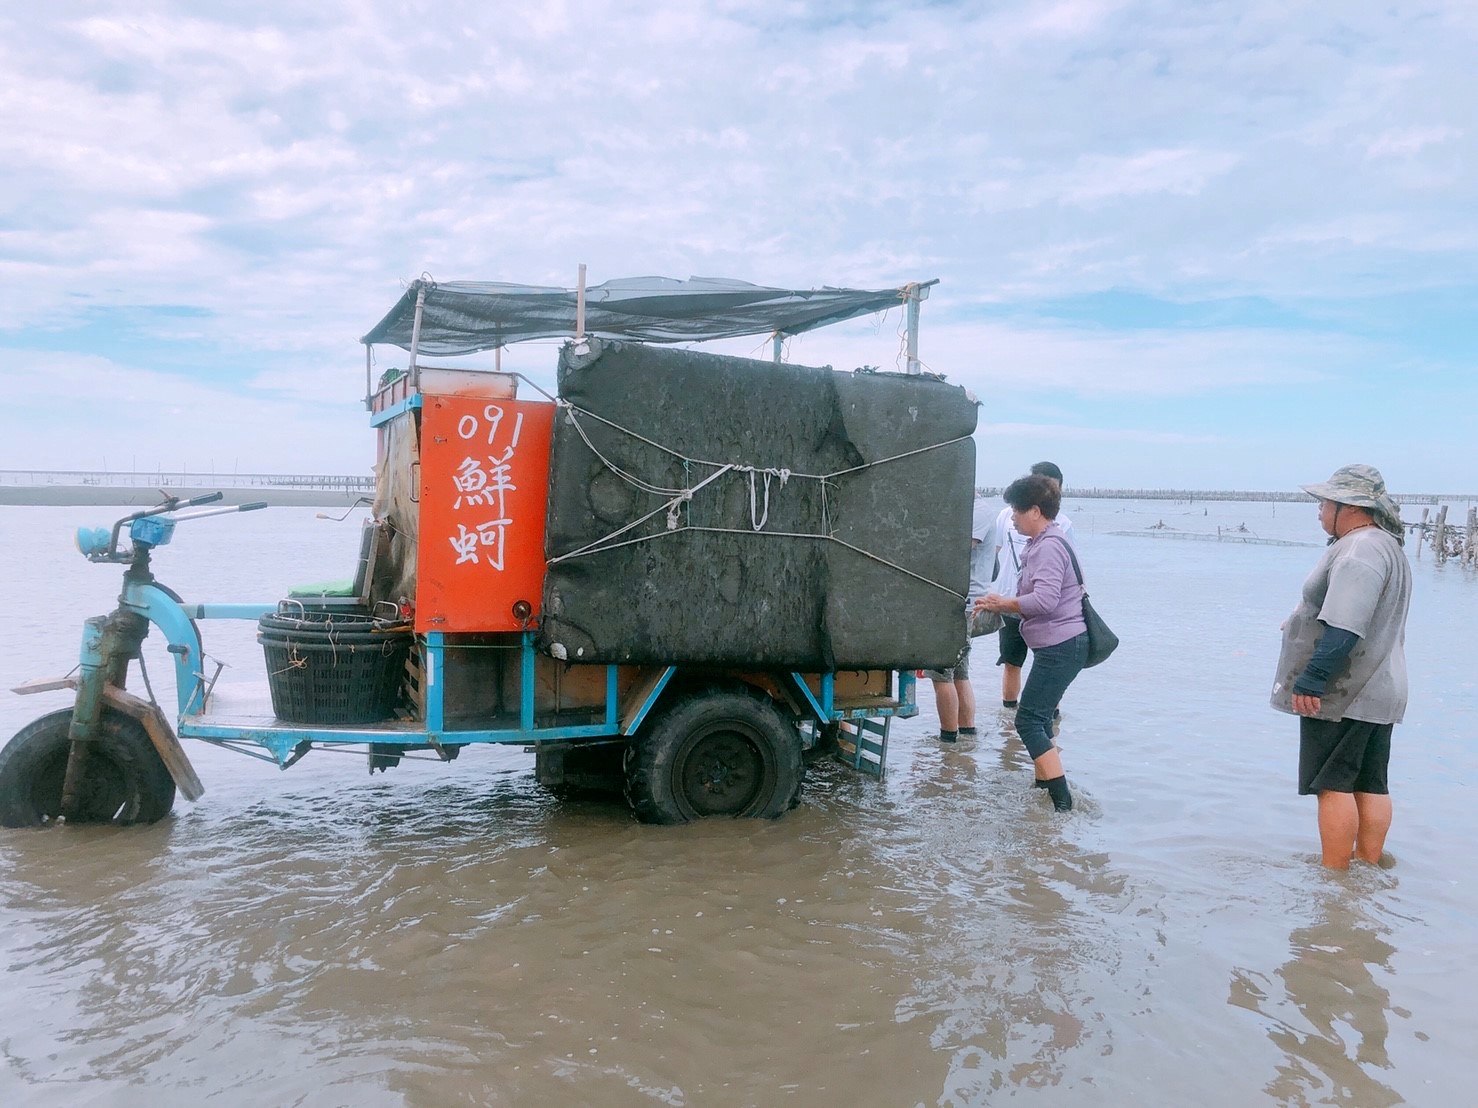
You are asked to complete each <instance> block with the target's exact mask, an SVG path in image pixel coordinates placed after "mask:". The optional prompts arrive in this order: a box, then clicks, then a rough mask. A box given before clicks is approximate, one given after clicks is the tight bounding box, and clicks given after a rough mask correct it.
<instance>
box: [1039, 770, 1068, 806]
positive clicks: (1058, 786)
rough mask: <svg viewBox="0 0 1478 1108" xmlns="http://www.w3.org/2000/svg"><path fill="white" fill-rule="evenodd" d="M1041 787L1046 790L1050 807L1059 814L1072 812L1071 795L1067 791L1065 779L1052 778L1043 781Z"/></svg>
mask: <svg viewBox="0 0 1478 1108" xmlns="http://www.w3.org/2000/svg"><path fill="white" fill-rule="evenodd" d="M1042 785H1043V787H1044V788H1046V790H1047V795H1048V796H1050V797H1051V798H1052V807H1054V808H1056V809H1057V810H1058V811H1059V812H1071V811H1072V810H1073V794H1072V793H1071V792H1070V791H1068V787H1067V778H1066V777H1054V778H1052V779H1051V780H1049V781H1043V782H1042Z"/></svg>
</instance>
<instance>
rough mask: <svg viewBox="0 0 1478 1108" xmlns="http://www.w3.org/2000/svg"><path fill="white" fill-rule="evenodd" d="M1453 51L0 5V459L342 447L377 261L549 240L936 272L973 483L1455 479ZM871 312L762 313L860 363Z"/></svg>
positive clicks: (1467, 181) (46, 464) (575, 250)
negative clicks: (970, 445)
mask: <svg viewBox="0 0 1478 1108" xmlns="http://www.w3.org/2000/svg"><path fill="white" fill-rule="evenodd" d="M1474 56H1478V5H1474V4H1473V3H1471V2H1468V0H1463V2H1458V0H1451V2H1440V0H1430V2H1423V0H1413V2H1411V3H1405V4H1400V5H1392V4H1388V3H1367V2H1362V0H1347V2H1342V3H1297V2H1293V3H1290V2H1288V0H1280V2H1278V3H1263V2H1261V0H1237V2H1228V3H1220V2H1214V0H1213V2H1202V3H1194V4H1188V3H1184V2H1183V0H1164V2H1159V0H1154V2H1115V0H1063V2H1060V3H1052V2H1050V0H1044V2H1039V3H1012V2H1001V3H991V4H982V3H970V4H952V3H941V2H934V3H909V2H907V0H894V2H890V3H873V2H869V0H855V2H852V3H846V2H837V0H833V2H830V3H809V2H806V0H744V2H739V0H715V2H706V3H705V2H703V0H681V2H672V3H663V2H657V3H650V4H631V3H629V2H626V3H620V4H617V3H604V2H599V0H590V2H584V0H577V2H567V3H561V2H558V0H547V2H544V3H540V4H537V5H503V4H488V3H486V2H485V0H480V2H476V3H459V2H456V0H443V2H438V3H435V4H430V3H410V2H398V3H395V4H389V3H378V2H375V0H362V2H356V3H334V2H331V0H330V2H322V3H316V4H302V3H292V4H286V3H278V2H276V0H261V2H257V3H253V4H240V3H220V4H212V3H209V2H203V0H197V2H193V3H170V2H167V0H164V2H151V0H131V2H130V3H128V4H117V5H110V4H107V3H89V4H77V3H69V2H66V0H62V2H58V3H51V4H48V5H45V6H44V7H43V8H42V9H32V10H28V11H26V12H24V13H23V14H12V15H9V16H5V17H0V164H3V165H4V166H5V167H6V168H5V171H4V172H3V173H0V357H3V358H4V360H5V362H6V364H7V366H8V368H9V372H8V374H7V377H8V386H7V390H6V393H7V399H6V403H5V404H4V406H3V408H0V469H17V468H32V467H34V468H64V467H72V466H77V467H88V468H94V467H101V466H104V465H106V466H108V467H111V468H114V469H119V468H131V467H137V468H141V469H143V468H154V467H156V466H162V467H164V468H171V469H176V468H191V469H196V470H207V469H215V470H231V469H237V470H241V471H274V472H281V471H294V472H297V471H314V472H330V473H357V472H367V470H368V468H369V466H370V465H371V464H372V461H373V452H374V447H373V436H372V434H371V432H370V431H369V430H368V428H367V423H366V419H365V415H364V412H363V408H362V405H361V402H360V398H361V396H362V392H363V375H364V366H363V352H362V348H361V347H360V346H359V345H358V341H357V340H358V337H359V336H360V335H361V334H363V333H364V332H365V331H367V330H368V329H369V328H370V326H371V325H373V324H374V323H375V322H376V321H377V320H378V319H379V318H380V316H381V315H382V314H383V313H384V312H385V311H386V310H387V309H388V308H389V307H390V305H391V304H392V303H393V302H394V301H395V299H396V298H397V297H398V296H399V294H400V292H401V290H402V288H403V287H404V283H405V282H406V281H408V280H410V279H412V278H414V277H415V276H417V275H419V274H421V273H423V272H424V273H429V274H430V275H432V276H433V277H435V278H437V279H439V280H502V281H515V282H525V283H530V284H552V285H566V286H569V285H573V284H574V282H575V275H576V272H577V267H578V265H579V263H581V262H584V263H587V264H588V267H589V280H590V281H591V282H592V283H598V282H600V281H604V280H609V279H612V278H618V277H629V276H643V275H651V274H655V275H661V276H668V277H687V276H691V275H697V276H708V277H734V278H739V279H742V280H748V281H753V282H756V283H760V284H773V285H781V286H793V287H811V286H815V285H823V284H831V285H853V286H862V287H887V286H893V285H900V284H903V283H904V282H906V281H910V280H927V279H931V278H936V277H937V278H939V279H940V282H941V283H940V284H939V285H938V286H937V287H936V288H935V289H934V291H933V295H932V296H931V298H930V299H929V301H928V302H927V303H926V304H925V305H924V310H923V333H922V343H921V351H920V352H921V356H922V357H923V360H924V361H925V363H926V365H927V366H928V368H930V369H931V370H934V371H936V372H940V373H943V374H945V375H947V376H948V378H949V379H950V380H951V381H955V382H958V383H960V384H963V385H965V386H966V387H968V388H970V389H971V390H973V391H974V392H975V393H976V394H977V395H978V396H979V398H980V399H981V401H982V404H983V407H982V409H981V430H980V433H979V434H978V436H977V441H978V453H979V458H980V463H979V479H980V481H981V482H982V483H991V484H998V483H1003V482H1004V481H1006V480H1009V479H1010V478H1011V477H1012V476H1014V475H1016V474H1017V473H1019V472H1021V471H1022V470H1023V469H1024V468H1025V467H1026V466H1027V465H1028V464H1030V463H1031V462H1033V461H1036V460H1038V459H1039V458H1042V457H1050V458H1053V459H1055V460H1057V461H1058V462H1059V463H1060V464H1061V465H1062V466H1063V468H1064V470H1065V471H1066V472H1067V475H1068V482H1069V484H1070V485H1073V484H1077V485H1080V486H1083V485H1099V486H1113V487H1139V486H1157V487H1164V486H1174V487H1187V488H1226V487H1235V488H1261V489H1287V488H1292V487H1293V486H1295V485H1297V484H1302V483H1307V482H1310V481H1314V480H1321V479H1323V478H1324V477H1325V476H1327V475H1328V473H1329V472H1330V471H1332V470H1333V469H1334V468H1335V467H1337V466H1339V465H1342V464H1345V463H1348V462H1353V461H1364V462H1369V463H1372V464H1375V465H1377V466H1379V467H1380V468H1381V469H1382V470H1383V471H1384V472H1385V474H1386V477H1387V480H1388V482H1389V483H1390V485H1391V486H1392V488H1394V489H1396V490H1399V491H1411V492H1417V491H1432V492H1473V491H1478V451H1475V450H1474V447H1473V429H1474V426H1475V423H1478V419H1475V413H1478V374H1475V372H1474V370H1475V364H1474V363H1475V358H1478V322H1475V317H1474V306H1475V303H1478V296H1475V294H1478V186H1475V181H1478V175H1475V173H1474V171H1473V167H1474V166H1475V165H1478V141H1475V139H1478V92H1475V88H1478V86H1475V83H1474V82H1473V80H1472V79H1471V76H1470V70H1471V65H1472V58H1473V57H1474ZM898 317H899V313H897V312H894V313H892V314H891V315H890V316H888V317H885V318H884V319H882V320H881V321H880V322H876V323H854V324H851V325H848V326H846V327H842V328H837V329H833V330H831V331H822V332H817V333H814V334H812V335H808V336H804V337H801V338H798V339H795V340H793V341H792V342H791V344H790V349H789V352H788V356H789V357H790V359H791V360H792V361H796V362H801V363H808V364H832V365H835V366H838V367H841V368H849V367H851V366H853V365H860V364H874V365H880V366H882V367H884V368H892V367H893V366H894V365H895V364H896V360H897V357H898V351H899V345H900V344H899V337H898V332H899V328H900V327H901V323H902V321H901V319H900V318H898ZM726 349H727V350H728V351H729V352H740V353H750V352H753V353H755V354H757V355H760V356H764V355H765V354H766V353H767V350H766V344H765V343H764V340H762V339H757V340H755V342H754V343H739V344H729V345H728V347H727V348H726ZM397 358H400V359H401V360H402V361H403V355H401V354H399V352H396V351H391V350H384V351H381V352H380V362H379V364H380V366H384V365H389V364H396V361H397ZM554 358H555V350H554V347H553V345H551V344H547V343H546V344H540V345H534V346H529V347H525V348H520V349H516V350H514V351H510V352H509V353H508V354H507V355H505V362H504V365H505V367H509V368H518V369H522V370H525V371H526V372H528V373H530V374H531V375H532V376H535V377H536V378H541V379H543V380H546V381H547V380H548V379H549V378H550V377H551V376H552V367H553V362H554Z"/></svg>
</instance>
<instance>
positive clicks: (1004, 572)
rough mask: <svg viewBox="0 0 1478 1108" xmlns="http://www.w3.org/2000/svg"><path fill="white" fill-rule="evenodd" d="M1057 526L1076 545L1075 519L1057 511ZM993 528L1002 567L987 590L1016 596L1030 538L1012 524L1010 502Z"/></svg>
mask: <svg viewBox="0 0 1478 1108" xmlns="http://www.w3.org/2000/svg"><path fill="white" fill-rule="evenodd" d="M1057 526H1059V527H1061V528H1062V533H1063V536H1064V537H1065V538H1066V539H1067V541H1068V542H1071V543H1073V545H1074V546H1076V545H1077V543H1076V542H1075V541H1074V540H1073V521H1072V520H1070V519H1068V518H1067V515H1066V514H1065V513H1063V512H1058V513H1057ZM993 530H994V531H995V534H996V537H995V551H996V558H997V560H998V561H999V562H1000V569H999V570H998V571H997V573H996V579H995V580H994V581H992V582H991V585H990V588H989V589H988V590H987V591H989V592H993V593H995V594H996V595H997V596H1008V597H1009V596H1015V595H1016V577H1017V575H1018V574H1019V573H1020V572H1021V558H1022V555H1023V554H1024V553H1025V551H1026V544H1027V541H1028V540H1027V537H1026V536H1025V535H1023V534H1022V533H1021V532H1020V531H1018V530H1016V528H1015V527H1013V526H1011V506H1010V505H1009V504H1008V505H1006V507H1004V508H1002V509H1001V510H1000V513H999V514H998V515H997V516H996V522H995V527H994V528H993Z"/></svg>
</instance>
